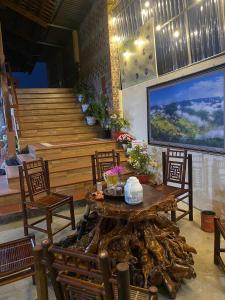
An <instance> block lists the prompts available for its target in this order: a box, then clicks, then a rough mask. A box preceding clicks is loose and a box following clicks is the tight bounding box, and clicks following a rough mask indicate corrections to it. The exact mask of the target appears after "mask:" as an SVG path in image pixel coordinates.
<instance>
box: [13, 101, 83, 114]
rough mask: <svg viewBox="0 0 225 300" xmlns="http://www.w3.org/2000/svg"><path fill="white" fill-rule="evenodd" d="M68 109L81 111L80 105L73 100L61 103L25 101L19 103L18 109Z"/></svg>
mask: <svg viewBox="0 0 225 300" xmlns="http://www.w3.org/2000/svg"><path fill="white" fill-rule="evenodd" d="M61 108H62V109H70V110H74V109H76V110H78V111H79V112H80V111H81V108H80V105H79V104H78V103H75V101H74V102H62V103H35V104H33V103H26V104H19V108H18V110H19V111H24V110H29V111H31V110H32V111H33V110H55V109H61Z"/></svg>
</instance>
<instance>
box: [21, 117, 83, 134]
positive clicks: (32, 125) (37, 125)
mask: <svg viewBox="0 0 225 300" xmlns="http://www.w3.org/2000/svg"><path fill="white" fill-rule="evenodd" d="M85 125H86V122H85V121H84V120H83V119H82V120H74V121H72V122H71V121H55V122H53V121H43V122H23V123H22V124H20V130H21V131H23V130H27V131H28V130H35V129H36V130H38V129H43V128H45V129H50V128H59V127H60V128H66V127H79V126H85Z"/></svg>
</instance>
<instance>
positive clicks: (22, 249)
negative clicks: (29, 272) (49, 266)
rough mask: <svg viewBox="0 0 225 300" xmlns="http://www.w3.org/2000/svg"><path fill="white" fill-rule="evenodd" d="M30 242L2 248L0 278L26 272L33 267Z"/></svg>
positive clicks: (0, 253) (0, 249) (0, 251)
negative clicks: (22, 271)
mask: <svg viewBox="0 0 225 300" xmlns="http://www.w3.org/2000/svg"><path fill="white" fill-rule="evenodd" d="M33 261H34V259H33V254H32V244H31V241H30V240H27V241H21V242H18V243H12V244H11V245H6V246H4V247H0V276H3V275H7V274H10V273H12V272H19V271H21V270H25V269H26V268H29V267H31V266H32V265H33Z"/></svg>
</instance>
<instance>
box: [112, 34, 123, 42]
mask: <svg viewBox="0 0 225 300" xmlns="http://www.w3.org/2000/svg"><path fill="white" fill-rule="evenodd" d="M113 42H115V43H120V42H121V37H120V36H118V35H114V36H113Z"/></svg>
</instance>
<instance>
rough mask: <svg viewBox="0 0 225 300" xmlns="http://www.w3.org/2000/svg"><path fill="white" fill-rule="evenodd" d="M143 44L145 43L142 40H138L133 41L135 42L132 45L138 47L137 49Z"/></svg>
mask: <svg viewBox="0 0 225 300" xmlns="http://www.w3.org/2000/svg"><path fill="white" fill-rule="evenodd" d="M144 43H145V42H144V41H143V40H142V39H138V40H135V41H134V45H135V46H138V47H141V46H143V45H144Z"/></svg>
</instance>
